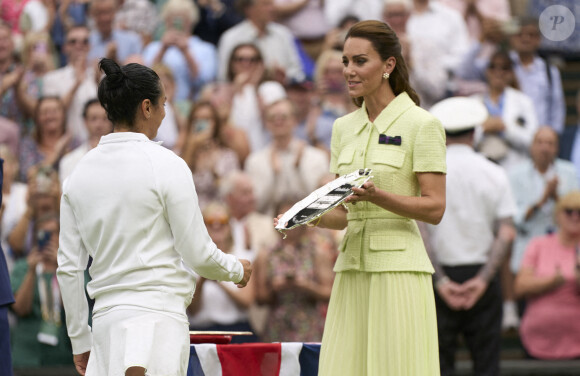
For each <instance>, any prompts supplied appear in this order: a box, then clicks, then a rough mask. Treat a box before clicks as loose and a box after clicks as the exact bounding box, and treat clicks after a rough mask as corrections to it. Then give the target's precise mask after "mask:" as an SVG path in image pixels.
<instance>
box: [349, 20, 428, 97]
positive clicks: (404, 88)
mask: <svg viewBox="0 0 580 376" xmlns="http://www.w3.org/2000/svg"><path fill="white" fill-rule="evenodd" d="M348 38H362V39H366V40H368V41H369V42H371V44H372V46H373V49H374V50H375V51H377V53H378V54H379V56H380V57H381V59H382V60H383V61H386V60H387V59H388V58H389V57H391V56H392V57H394V58H395V60H396V61H397V63H396V65H395V69H394V70H393V72H392V73H391V76H390V77H389V84H390V85H391V88H392V89H393V93H395V95H399V94H401V93H402V92H407V94H408V95H409V97H411V99H412V100H413V102H415V104H416V105H417V106H418V105H419V103H420V101H419V96H418V95H417V93H416V92H415V90H414V89H413V88H412V87H411V85H410V84H409V70H408V68H407V64H406V63H405V60H404V59H403V55H402V53H401V43H400V42H399V38H398V37H397V34H395V32H394V31H393V29H391V27H390V26H389V25H387V24H386V23H384V22H381V21H372V20H368V21H361V22H357V23H356V24H354V25H353V26H352V27H351V28H350V30H349V31H348V33H347V34H346V37H345V38H344V40H345V41H346V40H347V39H348ZM353 101H354V103H355V104H356V105H357V106H358V107H360V106H362V102H363V98H362V97H359V98H354V99H353Z"/></svg>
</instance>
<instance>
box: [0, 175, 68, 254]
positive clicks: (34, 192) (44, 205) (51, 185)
mask: <svg viewBox="0 0 580 376" xmlns="http://www.w3.org/2000/svg"><path fill="white" fill-rule="evenodd" d="M27 188H28V190H27V193H26V207H25V210H21V209H20V210H18V212H19V213H22V214H21V215H20V216H19V217H18V218H16V221H17V222H16V224H15V225H14V226H13V227H12V231H10V232H9V233H8V234H7V235H8V239H7V240H8V245H9V246H10V250H11V251H12V255H13V257H14V258H15V259H18V258H21V257H23V256H26V255H27V254H28V253H29V252H30V249H31V248H32V246H33V240H34V239H33V238H34V236H33V235H34V234H33V229H34V226H35V224H36V222H37V221H38V219H39V218H42V217H43V216H45V215H46V214H50V213H58V211H59V208H60V195H61V191H60V183H59V180H58V174H57V172H56V171H55V170H53V169H51V168H47V167H44V166H41V165H37V166H34V167H32V168H31V169H30V170H29V174H28V185H27ZM21 194H22V193H21Z"/></svg>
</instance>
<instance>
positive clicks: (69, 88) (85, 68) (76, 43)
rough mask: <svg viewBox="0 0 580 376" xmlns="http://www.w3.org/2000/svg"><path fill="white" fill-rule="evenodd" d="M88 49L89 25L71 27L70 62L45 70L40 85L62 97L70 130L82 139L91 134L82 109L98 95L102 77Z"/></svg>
mask: <svg viewBox="0 0 580 376" xmlns="http://www.w3.org/2000/svg"><path fill="white" fill-rule="evenodd" d="M89 50H90V44H89V29H88V28H87V27H86V26H74V27H72V28H70V29H69V30H68V31H67V33H66V43H65V46H64V53H65V55H66V57H67V65H66V66H64V67H62V68H60V69H56V70H54V71H51V72H48V73H46V74H45V75H44V77H43V79H42V84H41V85H40V86H41V87H42V90H41V95H42V96H53V95H54V96H58V97H60V98H61V99H62V100H63V102H64V105H65V109H66V125H67V130H68V131H69V132H70V134H71V135H72V138H73V139H75V140H76V141H78V142H80V143H82V142H85V141H87V140H88V138H89V134H88V131H87V129H86V128H85V121H84V118H83V109H84V107H85V103H87V101H88V100H89V99H92V98H95V97H96V93H97V79H98V77H100V75H99V73H98V71H97V69H96V66H95V65H93V64H91V62H90V61H89V59H88V54H89Z"/></svg>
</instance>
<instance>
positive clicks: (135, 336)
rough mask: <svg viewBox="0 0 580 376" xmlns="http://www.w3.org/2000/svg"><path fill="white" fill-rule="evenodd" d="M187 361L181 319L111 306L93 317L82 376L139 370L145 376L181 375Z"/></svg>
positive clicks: (186, 325)
mask: <svg viewBox="0 0 580 376" xmlns="http://www.w3.org/2000/svg"><path fill="white" fill-rule="evenodd" d="M188 360H189V323H188V321H187V317H186V316H185V312H184V314H183V316H181V315H177V314H172V313H165V312H159V311H153V310H148V309H145V308H140V307H115V308H111V309H109V310H106V311H104V312H98V313H96V314H95V315H94V317H93V347H92V348H91V355H90V356H89V362H88V365H87V371H86V376H106V375H108V376H123V375H125V371H126V370H127V369H128V368H130V367H143V368H145V369H146V375H148V376H182V375H185V374H186V373H187V364H188Z"/></svg>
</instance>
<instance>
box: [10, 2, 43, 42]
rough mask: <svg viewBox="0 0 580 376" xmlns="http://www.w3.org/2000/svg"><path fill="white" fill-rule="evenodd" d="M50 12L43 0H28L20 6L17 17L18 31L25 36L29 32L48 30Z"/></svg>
mask: <svg viewBox="0 0 580 376" xmlns="http://www.w3.org/2000/svg"><path fill="white" fill-rule="evenodd" d="M49 18H50V12H49V10H48V8H47V6H46V4H45V1H44V0H29V1H27V2H26V4H25V5H24V7H23V8H22V13H20V17H19V19H18V25H19V28H20V32H21V33H22V34H23V35H24V36H26V35H28V33H30V32H48V31H49V28H50V19H49Z"/></svg>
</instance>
